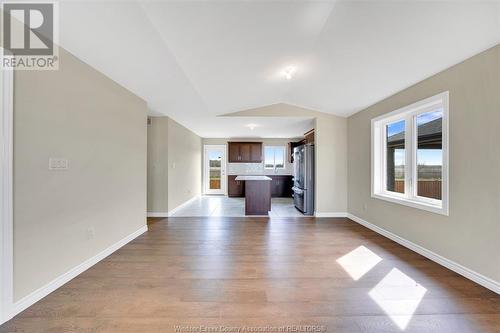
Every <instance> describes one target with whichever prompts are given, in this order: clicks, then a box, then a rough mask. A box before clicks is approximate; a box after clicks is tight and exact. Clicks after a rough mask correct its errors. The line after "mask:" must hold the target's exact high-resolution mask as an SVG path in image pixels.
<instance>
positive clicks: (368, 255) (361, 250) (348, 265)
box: [337, 245, 382, 281]
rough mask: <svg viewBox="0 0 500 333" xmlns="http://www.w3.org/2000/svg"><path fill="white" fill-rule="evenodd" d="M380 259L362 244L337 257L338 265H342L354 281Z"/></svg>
mask: <svg viewBox="0 0 500 333" xmlns="http://www.w3.org/2000/svg"><path fill="white" fill-rule="evenodd" d="M380 261H382V258H380V257H379V256H378V255H376V254H375V253H373V252H372V251H370V250H369V249H367V248H366V247H364V246H363V245H361V246H359V247H357V248H356V249H354V250H352V251H351V252H349V253H348V254H346V255H345V256H343V257H341V258H339V259H337V262H338V263H339V264H340V266H342V268H344V269H345V271H346V272H347V273H348V274H349V275H350V276H351V277H352V278H353V279H354V280H356V281H357V280H359V279H360V278H361V277H362V276H363V275H365V274H366V273H367V272H368V271H370V270H371V269H372V268H373V267H375V265H376V264H378V263H379V262H380Z"/></svg>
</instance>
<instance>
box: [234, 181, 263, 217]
mask: <svg viewBox="0 0 500 333" xmlns="http://www.w3.org/2000/svg"><path fill="white" fill-rule="evenodd" d="M236 180H237V181H245V215H268V213H269V211H270V210H271V178H270V177H267V176H238V177H236Z"/></svg>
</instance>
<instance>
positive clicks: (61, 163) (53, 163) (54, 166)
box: [49, 157, 69, 170]
mask: <svg viewBox="0 0 500 333" xmlns="http://www.w3.org/2000/svg"><path fill="white" fill-rule="evenodd" d="M68 169H69V163H68V159H66V158H55V157H51V158H49V170H68Z"/></svg>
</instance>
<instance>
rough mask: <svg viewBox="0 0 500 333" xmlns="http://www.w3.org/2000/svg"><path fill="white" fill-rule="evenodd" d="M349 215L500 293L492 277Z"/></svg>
mask: <svg viewBox="0 0 500 333" xmlns="http://www.w3.org/2000/svg"><path fill="white" fill-rule="evenodd" d="M347 217H348V218H349V219H351V220H352V221H354V222H356V223H359V224H361V225H363V226H365V227H367V228H368V229H371V230H373V231H375V232H376V233H378V234H380V235H382V236H385V237H387V238H389V239H391V240H393V241H395V242H396V243H398V244H400V245H403V246H404V247H406V248H408V249H410V250H412V251H415V252H417V253H418V254H421V255H423V256H424V257H426V258H427V259H430V260H432V261H434V262H436V263H438V264H440V265H441V266H444V267H446V268H448V269H450V270H452V271H454V272H455V273H457V274H460V275H462V276H463V277H466V278H467V279H469V280H472V281H474V282H475V283H477V284H479V285H481V286H483V287H485V288H488V289H490V290H491V291H494V292H495V293H497V294H500V282H498V281H495V280H493V279H490V278H488V277H486V276H484V275H482V274H480V273H478V272H476V271H473V270H471V269H469V268H467V267H464V266H462V265H460V264H459V263H456V262H455V261H453V260H450V259H448V258H445V257H443V256H441V255H439V254H437V253H434V252H432V251H430V250H428V249H426V248H424V247H422V246H420V245H418V244H415V243H413V242H411V241H409V240H406V239H404V238H402V237H400V236H398V235H396V234H393V233H392V232H390V231H387V230H385V229H383V228H381V227H379V226H377V225H375V224H373V223H370V222H368V221H365V220H363V219H362V218H360V217H357V216H355V215H353V214H350V213H347Z"/></svg>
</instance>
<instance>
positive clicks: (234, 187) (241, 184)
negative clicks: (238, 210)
mask: <svg viewBox="0 0 500 333" xmlns="http://www.w3.org/2000/svg"><path fill="white" fill-rule="evenodd" d="M236 177H238V176H227V195H228V196H229V197H244V196H245V181H242V180H236V179H235V178H236Z"/></svg>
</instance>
